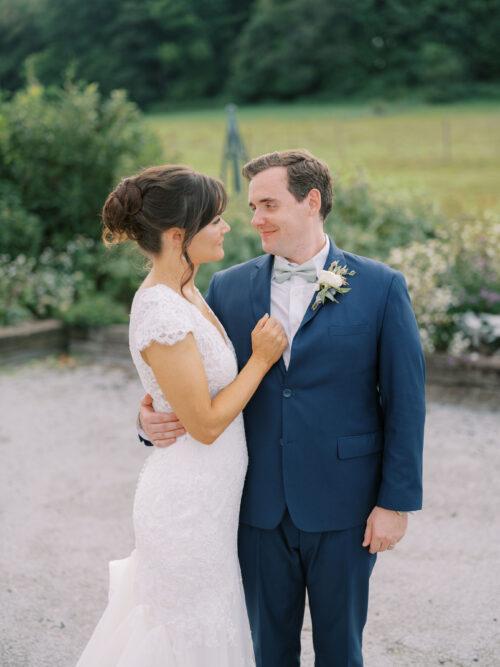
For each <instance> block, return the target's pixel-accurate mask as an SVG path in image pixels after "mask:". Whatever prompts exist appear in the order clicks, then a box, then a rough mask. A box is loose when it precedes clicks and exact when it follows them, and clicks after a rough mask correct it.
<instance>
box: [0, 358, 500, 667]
mask: <svg viewBox="0 0 500 667" xmlns="http://www.w3.org/2000/svg"><path fill="white" fill-rule="evenodd" d="M140 395H141V388H140V386H139V383H138V380H137V379H136V377H135V373H134V372H133V371H131V370H129V369H127V368H120V367H113V366H107V365H105V364H102V365H85V364H77V365H75V366H73V365H72V364H71V363H69V364H68V363H66V364H64V363H60V362H56V361H54V360H52V361H45V362H38V363H36V364H32V365H29V366H24V367H22V368H19V369H12V370H10V371H5V370H4V371H3V372H2V373H1V374H0V405H1V419H0V452H1V455H2V464H1V466H0V517H1V518H0V522H1V524H0V527H1V542H0V665H2V667H21V666H22V667H45V666H47V667H63V666H64V667H66V666H68V667H69V666H70V665H74V664H75V662H76V660H77V658H78V656H79V654H80V652H81V650H82V649H83V646H84V645H85V643H86V642H87V640H88V638H89V637H90V634H91V632H92V630H93V628H94V626H95V623H96V622H97V620H98V618H99V616H100V614H101V613H102V611H103V609H104V606H105V604H106V598H107V562H108V561H109V560H112V559H115V558H123V557H125V556H127V555H128V554H129V553H130V551H131V549H132V548H133V535H132V525H131V507H132V499H133V494H134V488H135V482H136V479H137V476H138V473H139V470H140V468H141V465H142V462H143V460H144V459H145V457H146V456H147V455H148V450H147V449H146V448H144V447H141V446H139V444H138V442H137V440H136V438H135V425H134V420H135V413H136V407H137V402H138V399H139V397H140ZM499 405H500V397H499V396H498V394H497V396H493V395H491V394H490V395H489V396H486V395H483V394H474V395H473V394H472V393H471V392H468V393H467V392H464V393H463V395H462V396H460V395H459V394H457V393H456V392H455V394H450V393H449V392H447V393H446V395H444V394H443V391H442V390H439V389H436V388H431V389H430V390H429V401H428V419H427V430H426V433H427V438H426V457H425V480H426V486H425V491H426V492H425V511H423V512H420V513H417V514H415V515H414V516H413V517H410V528H409V533H408V535H407V537H406V538H405V540H404V541H403V542H402V543H401V544H400V545H398V547H397V549H395V550H394V551H393V552H391V553H386V554H382V555H381V556H379V559H378V563H377V565H376V567H375V570H374V574H373V577H372V588H371V601H370V612H369V621H368V624H367V628H366V632H365V664H366V667H406V666H418V667H427V666H431V665H447V666H456V667H458V666H461V667H465V666H469V665H471V666H473V665H483V666H485V667H486V666H489V667H494V666H498V665H500V539H499V535H500V523H499V520H498V514H499V512H500V509H499V508H500V482H499V480H500V435H499V434H500V409H499ZM303 640H304V641H303V646H304V650H303V660H302V665H303V667H312V665H313V651H312V646H311V629H310V621H309V619H308V618H306V621H305V624H304V632H303ZM96 667H98V666H96Z"/></svg>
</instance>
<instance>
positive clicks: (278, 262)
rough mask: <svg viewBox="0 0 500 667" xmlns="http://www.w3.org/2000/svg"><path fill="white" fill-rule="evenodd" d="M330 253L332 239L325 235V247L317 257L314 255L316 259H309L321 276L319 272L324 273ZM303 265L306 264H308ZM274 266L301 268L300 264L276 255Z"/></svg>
mask: <svg viewBox="0 0 500 667" xmlns="http://www.w3.org/2000/svg"><path fill="white" fill-rule="evenodd" d="M329 252H330V239H329V237H328V236H327V234H325V245H324V246H323V247H322V248H321V250H320V251H319V252H318V253H316V255H314V257H311V259H308V260H307V263H309V262H313V263H314V266H315V267H316V270H317V272H318V274H319V272H320V271H322V270H323V267H324V266H325V262H326V258H327V257H328V253H329ZM303 263H304V264H305V263H306V262H303ZM274 266H283V267H285V266H299V264H296V263H295V262H289V261H288V260H287V259H285V258H284V257H281V256H280V255H275V257H274Z"/></svg>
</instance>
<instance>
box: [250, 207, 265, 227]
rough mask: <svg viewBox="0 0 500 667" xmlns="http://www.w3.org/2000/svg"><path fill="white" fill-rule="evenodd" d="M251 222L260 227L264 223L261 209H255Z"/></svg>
mask: <svg viewBox="0 0 500 667" xmlns="http://www.w3.org/2000/svg"><path fill="white" fill-rule="evenodd" d="M251 224H252V225H253V226H254V227H259V226H261V225H262V224H264V216H263V215H262V214H261V213H260V212H259V211H254V213H253V217H252V220H251Z"/></svg>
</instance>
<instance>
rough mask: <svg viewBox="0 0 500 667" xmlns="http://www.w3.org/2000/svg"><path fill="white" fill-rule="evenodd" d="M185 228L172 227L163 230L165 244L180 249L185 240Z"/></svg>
mask: <svg viewBox="0 0 500 667" xmlns="http://www.w3.org/2000/svg"><path fill="white" fill-rule="evenodd" d="M184 233H185V232H184V230H183V229H181V228H180V227H171V228H170V229H167V230H166V231H164V232H163V234H162V236H163V245H164V246H167V247H169V248H175V249H177V250H180V249H181V248H182V241H183V240H184Z"/></svg>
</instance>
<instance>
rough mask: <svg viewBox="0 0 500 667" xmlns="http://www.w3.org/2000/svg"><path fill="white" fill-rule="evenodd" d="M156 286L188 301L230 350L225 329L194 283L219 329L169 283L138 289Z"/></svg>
mask: <svg viewBox="0 0 500 667" xmlns="http://www.w3.org/2000/svg"><path fill="white" fill-rule="evenodd" d="M158 286H161V287H166V288H167V289H168V290H170V291H171V292H173V293H174V294H177V296H178V297H179V299H182V300H183V301H185V302H186V303H188V304H189V305H190V306H192V307H193V308H194V309H195V310H196V311H197V312H198V313H199V315H200V316H201V317H203V319H204V320H205V321H206V322H208V323H209V324H210V326H211V327H212V328H213V329H214V330H215V331H216V333H217V335H218V336H219V338H220V339H221V341H222V343H223V345H224V346H225V347H227V349H228V350H229V351H230V352H231V351H232V350H231V346H230V341H229V337H228V335H227V334H226V332H225V329H224V327H223V326H222V324H221V321H220V320H219V318H218V317H217V315H216V314H215V313H214V311H213V310H212V309H211V308H210V306H209V305H208V303H207V302H206V301H205V299H204V298H203V295H202V293H201V292H200V290H199V289H198V288H197V287H196V285H195V290H196V291H197V292H198V294H199V295H200V296H201V298H202V300H203V302H204V303H205V304H206V306H207V308H208V310H209V311H210V312H211V313H212V315H213V316H214V318H215V319H216V320H217V322H218V323H219V325H220V329H219V327H217V326H216V325H215V324H214V323H213V322H212V320H209V319H208V317H205V315H203V313H202V312H201V310H200V309H199V308H198V306H196V305H195V304H194V303H193V302H192V301H190V300H189V299H186V297H184V296H182V294H179V292H176V291H175V290H174V289H173V288H172V287H170V285H167V284H166V283H156V285H150V286H149V287H140V288H139V289H140V290H145V289H153V287H158Z"/></svg>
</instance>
